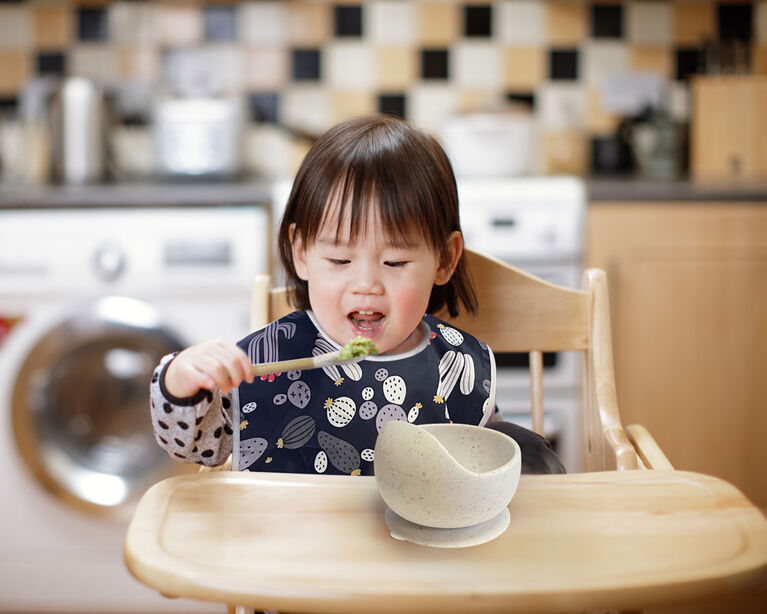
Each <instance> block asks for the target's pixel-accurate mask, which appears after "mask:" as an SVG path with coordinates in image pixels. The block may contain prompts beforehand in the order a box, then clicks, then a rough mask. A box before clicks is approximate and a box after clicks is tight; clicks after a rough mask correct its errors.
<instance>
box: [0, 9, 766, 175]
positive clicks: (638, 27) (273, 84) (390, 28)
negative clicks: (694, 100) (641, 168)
mask: <svg viewBox="0 0 767 614" xmlns="http://www.w3.org/2000/svg"><path fill="white" fill-rule="evenodd" d="M733 38H735V39H739V40H743V41H745V42H744V43H743V44H742V45H738V47H737V49H738V50H739V51H741V52H742V53H744V54H745V56H746V57H747V62H746V63H747V64H748V68H747V70H749V71H751V72H761V73H767V1H759V2H731V1H726V2H714V1H710V0H667V1H665V0H652V1H650V0H645V1H639V0H632V1H625V2H604V1H588V2H587V1H584V0H548V1H540V2H539V1H535V0H510V1H503V2H477V1H464V2H457V1H451V0H446V1H425V0H412V1H408V0H404V1H402V0H381V1H374V2H363V3H360V2H347V1H336V2H330V1H285V2H278V1H247V2H220V1H209V2H180V1H170V0H162V1H150V2H137V1H133V2H127V1H124V2H106V1H98V0H87V1H86V0H82V1H80V2H70V1H65V0H33V1H29V2H2V1H0V108H4V109H9V108H12V107H13V106H14V102H15V101H16V100H17V98H18V96H19V93H20V91H21V89H22V87H23V85H24V83H25V82H27V80H28V79H29V78H30V77H32V76H34V75H42V74H79V75H85V76H88V77H92V78H94V79H96V80H98V81H101V82H103V83H104V84H106V85H109V86H111V87H113V88H115V89H118V90H120V91H121V92H122V96H121V97H120V100H121V101H122V103H121V108H122V112H123V114H124V116H125V120H126V121H131V120H141V119H142V118H143V117H146V112H147V109H148V108H149V101H150V100H151V97H152V96H153V95H156V94H157V93H163V92H171V93H172V92H176V93H178V92H182V93H183V92H192V91H200V90H202V91H207V92H211V93H237V94H243V95H246V96H247V97H248V99H249V101H250V104H251V109H252V112H253V118H254V119H258V120H261V121H264V122H281V123H284V124H288V125H290V126H293V127H297V128H301V129H303V130H307V131H309V132H313V133H316V132H321V131H322V130H324V129H326V128H327V127H328V126H330V125H331V124H333V123H335V122H336V121H339V120H341V119H343V118H345V117H348V116H350V115H355V114H360V113H368V112H373V111H377V110H384V111H389V112H394V113H399V114H401V115H404V116H405V117H407V118H408V119H410V120H411V121H413V122H414V123H416V124H418V125H420V126H422V127H424V128H427V129H432V130H438V129H439V127H440V125H441V124H442V122H443V120H444V119H445V118H446V117H447V116H448V115H450V114H451V113H455V112H457V111H461V110H470V109H475V108H477V107H480V106H490V105H497V104H498V103H500V102H503V101H506V100H509V99H512V100H520V101H523V102H524V103H527V104H531V105H532V106H533V109H534V113H535V115H536V118H537V120H538V123H539V126H540V128H541V130H542V132H543V150H544V156H543V158H542V162H541V165H542V168H541V170H542V171H559V170H565V171H574V172H584V171H585V170H586V167H587V165H588V163H587V158H588V154H587V150H588V143H589V139H590V138H591V137H593V136H596V135H602V134H608V133H610V132H612V131H613V130H614V129H615V126H616V124H617V121H618V119H619V116H618V114H616V113H614V112H611V111H608V110H607V109H606V108H605V103H604V98H603V96H602V90H601V87H600V86H601V84H602V83H603V82H604V81H603V80H604V78H605V77H606V76H607V75H610V74H612V73H614V72H616V71H650V72H652V73H653V74H655V75H658V76H660V78H661V80H662V83H663V84H664V85H665V86H667V92H668V96H669V100H670V105H671V108H672V112H673V114H674V115H675V117H677V118H678V119H681V120H684V119H686V116H687V112H688V110H687V107H688V102H687V101H688V76H689V75H690V74H691V73H694V72H696V71H699V70H702V68H701V58H702V57H703V56H702V54H701V49H702V45H703V43H704V42H705V41H722V40H726V39H733ZM732 49H733V47H730V46H727V47H726V48H725V51H727V52H728V53H729V52H731V51H732ZM742 63H743V62H741V64H742Z"/></svg>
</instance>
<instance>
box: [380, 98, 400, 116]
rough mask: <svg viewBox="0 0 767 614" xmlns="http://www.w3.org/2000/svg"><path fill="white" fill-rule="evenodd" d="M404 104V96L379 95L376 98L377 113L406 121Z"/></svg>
mask: <svg viewBox="0 0 767 614" xmlns="http://www.w3.org/2000/svg"><path fill="white" fill-rule="evenodd" d="M405 103H406V100H405V94H381V95H380V96H378V112H379V113H386V114H388V115H396V116H398V117H401V118H403V119H406V116H405Z"/></svg>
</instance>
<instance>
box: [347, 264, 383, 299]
mask: <svg viewBox="0 0 767 614" xmlns="http://www.w3.org/2000/svg"><path fill="white" fill-rule="evenodd" d="M352 290H353V291H354V292H357V293H359V294H380V293H381V292H383V284H382V283H381V278H380V276H379V275H378V272H377V270H376V268H375V267H372V266H366V265H362V266H360V267H358V269H357V271H356V272H355V276H354V281H353V285H352Z"/></svg>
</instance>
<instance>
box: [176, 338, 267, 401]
mask: <svg viewBox="0 0 767 614" xmlns="http://www.w3.org/2000/svg"><path fill="white" fill-rule="evenodd" d="M243 380H245V381H247V382H249V383H250V382H252V381H253V371H252V368H251V365H250V360H248V356H247V355H246V354H245V352H243V351H242V350H241V349H240V348H238V347H237V346H236V345H235V344H234V343H230V342H227V341H221V340H214V341H205V342H203V343H200V344H198V345H193V346H192V347H189V348H187V349H185V350H184V351H183V352H181V353H179V354H178V356H176V357H175V358H174V359H173V361H172V362H171V363H170V366H169V367H168V370H167V371H166V372H165V389H166V390H167V391H168V392H169V393H170V394H172V395H173V396H174V397H178V398H182V399H183V398H185V397H190V396H192V395H194V394H196V393H197V391H198V390H200V388H205V389H206V390H213V388H215V387H216V386H218V387H219V388H220V389H221V390H225V391H226V390H229V389H230V388H234V387H235V386H239V385H240V383H241V382H242V381H243Z"/></svg>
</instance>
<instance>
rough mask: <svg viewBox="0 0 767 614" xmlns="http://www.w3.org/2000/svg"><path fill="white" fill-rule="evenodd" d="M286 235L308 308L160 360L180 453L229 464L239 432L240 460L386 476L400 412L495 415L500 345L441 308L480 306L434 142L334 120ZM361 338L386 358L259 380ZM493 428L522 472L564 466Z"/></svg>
mask: <svg viewBox="0 0 767 614" xmlns="http://www.w3.org/2000/svg"><path fill="white" fill-rule="evenodd" d="M278 246H279V250H280V259H281V261H282V264H283V266H284V268H285V270H286V271H287V274H288V279H287V286H288V289H289V291H290V296H291V300H292V303H293V305H294V306H295V307H296V308H297V311H295V312H293V313H291V314H289V315H287V316H285V317H283V318H280V319H278V320H276V321H274V322H272V323H270V324H268V325H267V326H266V327H264V328H263V329H261V330H259V331H256V332H254V333H252V334H250V335H248V336H247V337H245V338H244V339H243V340H241V341H240V342H239V343H237V344H236V345H235V344H234V343H230V342H226V341H219V340H216V341H209V342H205V343H201V344H199V345H195V346H192V347H190V348H187V349H185V350H184V351H182V352H181V353H179V354H178V355H169V356H166V357H164V358H163V359H162V361H161V363H160V365H159V366H158V367H157V369H156V370H155V372H154V374H153V377H152V384H151V413H152V424H153V427H154V430H155V434H156V437H157V440H158V443H159V444H160V445H161V446H162V447H163V448H164V449H165V450H166V451H167V452H168V454H170V455H171V456H172V457H173V458H176V459H178V460H181V461H184V462H194V463H199V464H202V465H208V466H215V465H220V464H222V463H223V462H224V461H225V460H226V459H227V457H228V456H229V454H230V452H231V451H232V447H233V439H234V449H235V454H234V458H233V466H234V467H235V468H239V469H248V470H251V471H282V472H296V473H335V474H352V475H360V474H362V475H372V474H373V449H374V447H375V441H376V437H377V436H378V433H379V432H380V430H381V429H382V428H383V425H384V424H385V423H386V422H387V421H389V420H408V421H410V422H413V423H415V424H426V423H433V422H460V423H465V424H476V425H486V424H488V422H489V421H490V420H491V419H492V418H493V414H494V412H495V411H496V410H495V363H494V359H493V353H492V351H491V350H490V348H489V347H488V346H487V345H485V344H484V343H483V342H481V341H479V340H477V339H475V338H474V337H472V336H471V335H468V334H467V333H465V332H462V331H459V330H456V329H455V328H453V327H451V326H449V325H448V324H446V323H445V322H443V321H441V320H439V319H438V318H437V317H435V316H434V315H432V314H435V313H437V314H438V313H441V312H444V311H446V312H447V313H449V314H450V315H451V316H455V315H457V314H458V312H459V309H466V310H467V311H469V312H474V311H476V308H477V305H476V296H475V293H474V290H473V287H472V284H471V280H470V277H469V275H468V271H467V270H466V266H465V263H464V258H463V239H462V236H461V228H460V222H459V216H458V196H457V191H456V182H455V177H454V175H453V171H452V168H451V165H450V162H449V160H448V158H447V156H446V154H445V152H444V150H443V149H442V147H441V146H440V145H439V143H438V142H437V141H436V140H435V139H434V138H433V137H431V136H429V135H427V134H425V133H423V132H421V131H419V130H417V129H415V128H413V127H411V126H410V125H408V124H407V123H406V122H405V121H403V120H401V119H398V118H395V117H391V116H382V115H381V116H372V117H363V118H357V119H353V120H349V121H346V122H343V123H341V124H339V125H337V126H335V127H333V128H331V129H330V130H329V131H328V132H327V133H325V134H324V135H323V136H322V137H321V138H320V139H319V140H318V141H317V142H316V143H315V144H314V145H313V146H312V148H311V149H310V150H309V152H308V153H307V155H306V157H305V159H304V161H303V163H302V164H301V167H300V169H299V171H298V173H297V175H296V178H295V181H294V183H293V189H292V192H291V194H290V197H289V199H288V203H287V206H286V209H285V213H284V215H283V219H282V223H281V227H280V231H279V237H278ZM357 336H364V337H367V338H369V339H371V340H372V341H373V342H375V344H376V346H377V348H378V351H379V354H378V355H375V356H368V357H367V358H365V359H364V360H362V361H360V362H358V363H355V364H346V365H342V366H331V367H326V368H324V369H313V370H304V371H290V372H287V373H276V374H273V375H269V376H265V377H260V378H254V377H253V375H252V372H251V363H260V362H271V361H276V360H286V359H293V358H303V357H306V356H311V355H314V356H317V355H320V354H324V353H326V352H332V351H335V350H337V349H339V348H341V347H342V346H343V345H344V344H346V343H347V342H348V341H349V340H350V339H351V338H353V337H357ZM233 409H236V410H238V411H233ZM233 416H236V419H237V420H238V423H235V424H233V422H232V420H233ZM492 426H493V428H497V429H499V430H502V431H503V432H506V433H507V434H509V435H511V436H513V437H514V438H515V439H516V440H517V442H518V443H519V444H520V446H521V448H522V459H523V471H525V472H530V473H551V472H563V471H564V469H563V467H562V465H561V463H560V462H559V459H557V457H556V455H555V454H554V452H553V451H552V449H551V447H550V446H549V445H548V442H547V441H546V440H545V439H544V438H542V437H540V436H538V435H536V434H535V433H532V432H531V431H528V430H526V429H522V428H521V427H518V426H516V425H513V424H510V423H500V422H493V423H492Z"/></svg>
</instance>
